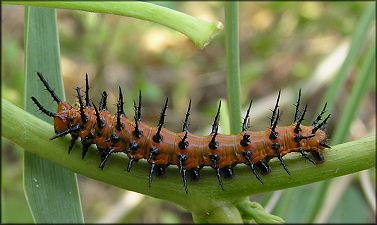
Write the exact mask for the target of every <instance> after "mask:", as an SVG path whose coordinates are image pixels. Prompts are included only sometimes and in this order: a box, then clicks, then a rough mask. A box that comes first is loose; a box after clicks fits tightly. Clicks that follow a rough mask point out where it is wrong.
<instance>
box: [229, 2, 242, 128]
mask: <svg viewBox="0 0 377 225" xmlns="http://www.w3.org/2000/svg"><path fill="white" fill-rule="evenodd" d="M225 32H226V37H225V47H226V82H227V93H228V106H229V108H228V109H229V115H230V117H229V119H230V132H231V134H239V133H240V132H241V104H240V92H241V91H240V55H239V43H238V2H236V1H235V2H225Z"/></svg>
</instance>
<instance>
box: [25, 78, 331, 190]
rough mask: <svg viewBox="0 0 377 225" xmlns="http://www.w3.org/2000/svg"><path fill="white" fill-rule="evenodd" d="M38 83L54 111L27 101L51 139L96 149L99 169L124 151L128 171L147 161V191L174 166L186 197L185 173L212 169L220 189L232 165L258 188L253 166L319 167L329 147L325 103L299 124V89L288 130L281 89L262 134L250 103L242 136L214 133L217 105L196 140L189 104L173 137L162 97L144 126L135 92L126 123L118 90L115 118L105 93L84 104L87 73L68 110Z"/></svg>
mask: <svg viewBox="0 0 377 225" xmlns="http://www.w3.org/2000/svg"><path fill="white" fill-rule="evenodd" d="M37 74H38V77H39V79H40V80H41V81H42V83H43V85H44V86H45V87H46V88H47V90H48V92H49V93H50V94H51V96H52V97H53V99H54V101H56V102H57V103H58V110H57V112H56V113H53V112H50V111H48V110H46V109H45V108H43V106H42V105H41V104H40V103H39V102H38V100H37V99H36V98H34V97H32V100H33V102H34V103H35V104H36V105H37V107H38V108H39V110H41V111H42V112H43V113H44V114H46V115H48V116H50V117H53V118H54V127H55V133H56V135H55V136H54V137H52V138H50V140H53V139H55V138H58V137H63V136H65V135H67V134H71V136H72V140H71V143H70V145H69V150H68V153H70V151H71V150H72V147H73V145H74V143H75V142H76V140H77V139H78V137H80V138H81V143H82V145H83V151H82V158H84V157H85V154H86V153H87V151H88V148H89V146H90V145H91V144H95V145H96V146H97V149H98V151H99V152H100V153H101V163H100V165H99V167H100V168H101V169H103V167H104V166H105V162H106V160H107V158H108V157H109V156H110V155H111V154H112V153H116V152H124V153H126V154H127V156H128V157H129V159H130V160H129V162H128V167H127V171H128V172H129V171H130V169H131V167H132V163H133V162H136V161H137V160H139V159H143V158H144V159H147V161H148V162H149V163H150V164H151V168H150V172H149V187H150V186H151V182H152V175H153V173H154V172H156V173H157V175H160V176H161V175H163V174H164V172H165V169H166V168H167V167H168V166H169V165H177V166H178V168H179V171H180V173H181V174H182V178H183V184H184V188H185V191H186V193H187V179H186V175H187V173H188V174H189V175H190V176H191V179H192V180H198V179H199V176H200V174H199V171H200V169H201V168H202V167H203V166H211V167H212V168H214V169H215V170H216V175H217V178H218V180H219V184H220V186H221V188H222V189H223V190H224V187H223V184H222V178H221V174H223V175H224V176H226V177H231V176H232V175H233V167H234V166H236V165H237V164H239V163H244V164H246V165H248V166H250V168H251V171H252V172H253V174H254V175H255V176H256V178H257V179H258V180H259V181H260V182H261V183H262V184H263V182H262V179H261V178H260V177H259V175H258V173H257V171H256V168H258V169H259V171H260V173H261V174H263V175H265V174H268V173H269V172H270V168H269V166H268V161H269V160H270V159H271V158H274V157H277V158H278V159H279V161H280V163H281V165H282V166H283V167H284V169H285V171H286V172H287V173H288V174H290V172H289V171H288V169H287V167H286V165H285V163H284V161H283V159H282V158H283V156H284V155H286V154H288V153H290V152H299V153H301V155H302V156H303V157H305V158H306V159H308V160H309V161H310V162H312V163H313V164H316V163H322V162H323V161H324V157H323V155H322V151H323V150H324V148H330V146H328V145H327V144H326V133H325V132H324V131H323V129H324V127H325V124H326V122H327V120H328V119H329V117H330V114H329V115H328V116H327V117H326V118H325V119H324V120H323V121H322V122H321V123H319V121H320V120H321V118H322V116H323V114H324V113H325V109H326V105H327V104H325V106H324V108H323V110H322V111H321V113H320V114H319V115H318V116H317V118H316V119H315V120H314V122H313V123H312V126H303V125H301V122H302V121H303V119H304V115H305V112H306V108H307V105H305V107H304V108H303V109H302V110H299V105H300V97H301V90H300V91H299V96H298V100H297V104H296V113H295V116H294V122H293V124H291V125H290V126H287V127H277V122H278V120H279V118H280V112H279V109H278V103H279V99H280V91H279V95H278V98H277V101H276V105H275V108H274V110H273V112H272V117H271V126H270V128H269V129H268V130H266V131H258V132H251V131H248V128H249V112H250V108H251V104H252V102H250V105H249V107H248V110H247V113H246V116H245V118H244V120H243V125H242V132H241V133H240V134H238V135H224V134H218V124H219V112H220V107H221V102H220V104H219V108H218V111H217V114H216V117H215V121H214V123H213V125H212V132H211V134H210V135H208V136H197V135H194V134H191V133H189V132H188V126H189V115H190V108H191V100H190V103H189V106H188V110H187V113H186V117H185V121H184V125H183V130H182V132H180V133H174V132H172V131H169V130H167V129H165V128H164V127H163V126H164V118H165V111H166V108H167V104H168V99H166V101H165V104H164V107H163V109H162V112H161V115H160V120H159V123H158V126H157V127H149V126H148V125H146V124H145V123H143V121H142V119H141V93H140V94H139V104H138V105H137V104H136V102H135V101H134V108H135V116H134V117H133V119H128V118H127V117H126V115H125V113H124V111H123V96H122V90H121V88H120V87H119V101H118V103H117V114H116V115H112V114H110V113H109V112H108V110H107V108H106V98H107V94H106V92H103V93H102V99H101V102H100V104H99V107H98V109H97V107H96V106H95V105H94V103H92V105H91V103H90V102H89V85H88V75H86V90H85V101H86V102H85V104H84V102H83V99H82V96H81V93H80V88H79V87H77V88H76V91H77V95H78V99H79V104H80V106H71V105H69V104H68V103H66V102H63V101H61V100H60V99H59V97H58V96H57V95H56V94H55V93H54V91H53V90H52V89H51V87H50V86H49V85H48V83H47V81H46V80H45V79H44V77H43V76H42V74H41V73H39V72H38V73H37ZM305 152H310V153H311V154H312V156H313V157H314V160H313V159H311V158H310V157H309V156H308V155H307V154H306V153H305Z"/></svg>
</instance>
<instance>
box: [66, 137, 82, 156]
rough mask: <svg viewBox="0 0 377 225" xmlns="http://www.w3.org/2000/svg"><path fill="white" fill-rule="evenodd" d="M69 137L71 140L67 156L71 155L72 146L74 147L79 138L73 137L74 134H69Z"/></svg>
mask: <svg viewBox="0 0 377 225" xmlns="http://www.w3.org/2000/svg"><path fill="white" fill-rule="evenodd" d="M71 137H72V139H71V143H70V144H69V147H68V154H69V153H71V151H72V148H73V145H75V143H76V140H77V139H78V138H79V136H78V135H75V134H71Z"/></svg>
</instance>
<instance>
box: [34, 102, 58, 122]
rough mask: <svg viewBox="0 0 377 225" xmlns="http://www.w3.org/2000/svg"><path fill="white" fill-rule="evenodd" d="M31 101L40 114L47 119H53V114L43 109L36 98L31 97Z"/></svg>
mask: <svg viewBox="0 0 377 225" xmlns="http://www.w3.org/2000/svg"><path fill="white" fill-rule="evenodd" d="M31 99H32V100H33V102H34V104H36V105H37V106H38V109H39V110H41V112H43V113H44V114H46V115H47V116H49V117H55V116H56V114H55V113H53V112H50V111H48V110H47V109H45V108H43V106H42V105H41V103H39V102H38V100H37V99H36V98H34V97H31Z"/></svg>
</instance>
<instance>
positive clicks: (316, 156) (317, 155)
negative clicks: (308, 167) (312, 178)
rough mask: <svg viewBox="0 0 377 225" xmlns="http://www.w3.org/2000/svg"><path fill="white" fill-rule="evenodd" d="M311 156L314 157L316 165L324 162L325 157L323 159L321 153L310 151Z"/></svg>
mask: <svg viewBox="0 0 377 225" xmlns="http://www.w3.org/2000/svg"><path fill="white" fill-rule="evenodd" d="M311 153H312V156H313V157H314V160H315V161H316V162H317V164H321V163H323V162H324V161H325V157H323V154H322V153H321V152H317V151H314V150H313V151H311Z"/></svg>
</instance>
